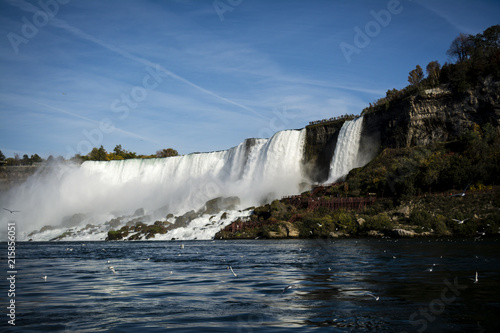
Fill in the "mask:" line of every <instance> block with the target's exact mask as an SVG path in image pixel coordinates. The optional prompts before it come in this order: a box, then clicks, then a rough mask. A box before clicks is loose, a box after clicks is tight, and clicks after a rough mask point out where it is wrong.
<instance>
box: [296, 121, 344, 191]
mask: <svg viewBox="0 0 500 333" xmlns="http://www.w3.org/2000/svg"><path fill="white" fill-rule="evenodd" d="M344 122H345V120H335V121H330V122H325V123H320V124H316V125H309V126H307V127H306V143H305V151H304V165H305V168H306V173H307V175H309V177H310V178H311V180H312V181H314V182H322V181H324V180H326V179H328V172H329V171H330V161H331V160H332V156H333V153H334V151H335V146H336V145H337V138H338V136H339V131H340V129H341V128H342V125H343V124H344Z"/></svg>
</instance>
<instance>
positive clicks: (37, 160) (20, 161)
mask: <svg viewBox="0 0 500 333" xmlns="http://www.w3.org/2000/svg"><path fill="white" fill-rule="evenodd" d="M178 155H179V153H178V152H177V150H175V149H173V148H167V149H162V150H158V151H157V152H156V154H153V155H138V154H137V153H135V152H131V151H127V150H124V149H123V148H122V146H121V145H116V147H115V148H114V149H113V151H112V152H109V153H108V152H107V151H106V149H104V147H103V146H101V147H99V148H93V149H92V150H91V151H90V152H89V153H88V154H87V155H80V154H76V155H75V156H73V157H72V158H70V161H75V162H84V161H111V160H126V159H132V158H158V157H170V156H178ZM56 161H58V162H63V161H66V160H65V159H64V157H62V156H58V157H54V156H52V155H50V156H49V157H48V158H47V159H43V158H41V157H40V156H39V155H38V154H34V155H31V157H30V156H28V155H26V154H25V155H23V157H22V158H21V157H20V156H19V154H14V157H8V158H7V157H5V155H4V154H3V153H2V151H0V165H6V166H20V165H24V166H29V165H40V164H44V163H52V162H56Z"/></svg>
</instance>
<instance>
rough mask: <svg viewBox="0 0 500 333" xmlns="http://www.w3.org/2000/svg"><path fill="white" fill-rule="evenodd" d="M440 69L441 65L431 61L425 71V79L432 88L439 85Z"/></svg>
mask: <svg viewBox="0 0 500 333" xmlns="http://www.w3.org/2000/svg"><path fill="white" fill-rule="evenodd" d="M440 69H441V65H440V64H439V62H437V61H431V62H430V63H429V64H428V65H427V67H426V69H425V71H426V72H427V78H428V80H429V83H430V85H431V86H432V87H435V86H437V85H438V84H439V70H440Z"/></svg>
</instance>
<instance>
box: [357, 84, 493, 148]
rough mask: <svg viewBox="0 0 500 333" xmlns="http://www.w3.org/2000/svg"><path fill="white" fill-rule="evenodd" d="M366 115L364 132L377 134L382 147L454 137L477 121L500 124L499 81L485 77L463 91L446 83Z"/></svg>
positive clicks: (431, 141) (420, 143)
mask: <svg viewBox="0 0 500 333" xmlns="http://www.w3.org/2000/svg"><path fill="white" fill-rule="evenodd" d="M364 118H365V120H364V131H363V136H366V137H372V138H373V137H375V138H377V139H378V140H379V142H380V147H382V148H387V147H390V148H400V147H411V146H419V145H428V144H431V143H434V142H444V141H448V140H452V139H454V138H458V137H460V136H461V135H463V134H464V133H466V132H467V131H469V130H471V129H473V128H474V126H475V125H476V124H477V125H479V126H483V125H485V124H486V123H491V124H492V125H493V126H495V127H498V126H500V82H499V81H493V80H491V79H490V80H484V81H483V82H481V84H480V85H479V86H477V87H476V88H475V89H474V90H469V91H467V93H465V94H461V95H456V94H453V93H452V92H451V91H450V90H449V89H448V88H447V87H446V86H441V87H439V88H434V89H427V90H424V91H422V92H421V93H419V94H416V95H413V96H409V97H406V98H403V99H400V100H398V101H395V102H394V103H391V105H389V106H388V108H387V109H386V110H379V111H377V112H373V113H368V114H366V115H365V116H364Z"/></svg>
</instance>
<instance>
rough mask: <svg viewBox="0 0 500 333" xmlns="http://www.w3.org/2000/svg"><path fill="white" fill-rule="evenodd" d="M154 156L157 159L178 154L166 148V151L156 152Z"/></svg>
mask: <svg viewBox="0 0 500 333" xmlns="http://www.w3.org/2000/svg"><path fill="white" fill-rule="evenodd" d="M156 156H158V157H171V156H179V153H178V152H177V150H175V149H172V148H167V149H162V150H158V151H157V152H156Z"/></svg>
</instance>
